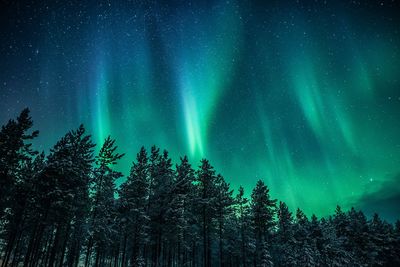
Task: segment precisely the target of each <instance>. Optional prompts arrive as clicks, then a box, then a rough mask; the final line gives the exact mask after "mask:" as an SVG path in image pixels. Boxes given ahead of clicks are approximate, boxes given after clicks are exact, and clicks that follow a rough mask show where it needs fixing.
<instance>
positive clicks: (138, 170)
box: [120, 147, 149, 266]
mask: <svg viewBox="0 0 400 267" xmlns="http://www.w3.org/2000/svg"><path fill="white" fill-rule="evenodd" d="M148 171H149V170H148V158H147V152H146V150H145V148H144V147H142V148H141V150H140V152H139V153H138V154H137V157H136V162H134V163H133V166H132V168H131V172H130V175H129V176H128V178H127V180H126V182H125V183H124V184H122V185H121V190H120V199H121V200H120V201H121V206H122V213H123V219H122V220H123V245H122V260H121V262H122V263H121V264H122V266H126V265H127V264H128V261H127V249H128V245H127V244H128V243H127V242H128V238H129V242H130V246H131V253H130V254H129V255H131V257H130V265H131V266H135V264H137V263H138V262H141V261H142V258H143V255H142V250H143V246H144V245H145V243H146V242H147V241H148V223H149V217H148V216H147V212H146V203H147V200H148V188H149V187H148V186H149V185H148V175H149V173H148Z"/></svg>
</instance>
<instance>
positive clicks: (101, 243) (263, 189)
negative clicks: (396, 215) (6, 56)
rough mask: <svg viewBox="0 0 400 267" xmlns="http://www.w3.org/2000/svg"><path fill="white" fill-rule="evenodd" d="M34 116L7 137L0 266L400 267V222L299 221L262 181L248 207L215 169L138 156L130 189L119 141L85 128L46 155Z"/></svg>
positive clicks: (356, 217)
mask: <svg viewBox="0 0 400 267" xmlns="http://www.w3.org/2000/svg"><path fill="white" fill-rule="evenodd" d="M32 126H33V122H32V119H31V117H30V115H29V110H28V109H25V110H23V111H22V112H21V114H20V115H19V116H18V118H17V119H16V120H9V121H8V123H6V124H5V125H4V126H2V128H1V132H0V249H1V250H0V264H1V267H5V266H12V267H13V266H24V267H34V266H85V267H86V266H149V267H158V266H168V267H173V266H191V267H195V266H204V267H210V266H255V267H258V266H263V267H264V266H274V265H275V266H400V222H399V221H397V222H396V223H395V224H394V225H393V224H390V223H388V222H386V221H384V220H382V219H381V218H380V217H379V216H378V215H377V214H375V215H374V216H373V217H372V218H371V219H368V218H367V217H366V216H365V215H364V214H363V212H362V211H359V210H355V209H354V208H352V209H351V210H349V211H342V210H341V208H340V207H339V206H338V207H337V208H336V210H335V213H334V214H333V215H332V216H329V217H326V218H320V219H318V218H317V217H316V216H315V215H312V216H311V217H310V218H308V217H307V216H306V215H305V214H304V213H303V212H302V211H301V210H300V209H297V211H296V212H295V213H294V214H292V212H290V210H289V208H288V206H287V205H286V204H285V203H284V202H281V201H280V202H278V201H277V200H276V199H273V198H272V197H271V195H270V193H269V188H268V187H267V185H265V184H264V182H263V181H262V180H259V181H258V182H257V183H256V185H255V187H254V189H253V190H252V192H251V194H250V198H247V197H246V194H245V192H244V189H243V187H239V189H238V190H237V193H236V194H235V193H234V191H233V190H232V189H231V188H230V185H229V184H228V183H227V182H226V181H225V179H224V177H222V176H221V175H219V174H217V173H216V171H215V170H214V168H213V167H212V166H211V164H210V162H209V161H208V160H206V159H203V160H201V162H200V165H199V166H198V167H197V168H196V169H194V168H193V167H192V166H191V164H190V163H189V161H188V158H187V157H186V156H185V157H182V158H181V159H180V162H179V163H178V164H176V165H175V166H174V165H173V163H172V161H171V159H170V157H169V155H168V152H167V151H166V150H164V151H160V149H159V148H157V147H155V146H153V147H151V149H150V150H149V151H147V150H146V149H145V148H144V147H142V148H141V149H140V151H139V153H138V154H137V156H136V159H135V160H134V162H133V163H132V167H131V170H130V173H129V175H128V176H127V177H126V180H125V182H123V183H122V184H121V185H120V186H116V180H117V179H119V178H121V177H123V175H122V173H120V172H118V171H115V170H114V169H115V168H114V166H115V165H116V164H117V163H118V161H119V160H120V159H121V158H122V157H123V156H124V154H120V153H119V152H118V151H117V146H116V143H115V140H113V139H112V138H111V137H108V138H106V139H105V141H104V143H103V145H102V146H101V148H100V150H99V153H98V154H97V155H94V148H95V145H94V144H93V142H92V140H91V137H90V135H88V134H87V133H86V132H85V128H84V127H83V126H80V127H79V128H78V129H76V130H73V131H70V132H68V133H67V134H65V136H63V137H62V138H61V139H60V140H59V141H58V142H57V143H56V144H55V145H54V147H53V148H52V149H51V150H50V152H49V153H48V154H47V155H45V154H44V153H43V152H42V153H38V152H37V151H35V150H34V149H33V148H32V140H33V139H34V138H35V137H37V136H38V132H37V131H32Z"/></svg>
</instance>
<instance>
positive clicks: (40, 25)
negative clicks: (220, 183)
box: [0, 1, 400, 220]
mask: <svg viewBox="0 0 400 267" xmlns="http://www.w3.org/2000/svg"><path fill="white" fill-rule="evenodd" d="M338 2H339V1H338ZM338 2H337V3H336V1H329V2H328V3H326V2H325V3H324V2H323V1H321V2H314V3H310V4H306V3H303V4H301V2H300V3H298V2H294V1H293V2H292V1H288V2H287V3H285V1H276V2H274V1H271V2H270V3H268V4H266V3H263V1H259V2H257V1H254V2H251V3H250V2H247V1H208V2H201V3H200V1H196V2H191V1H184V2H182V3H181V2H179V1H170V2H169V1H159V2H151V3H150V2H139V1H138V2H134V3H131V4H127V3H125V4H123V3H122V1H121V2H119V1H117V2H107V1H106V2H99V3H102V4H101V5H100V4H99V5H90V4H84V3H81V2H79V3H75V4H71V5H69V4H68V5H67V4H65V6H61V5H60V4H59V5H58V6H52V7H50V8H47V9H46V5H47V4H49V5H50V6H51V5H55V4H52V3H40V4H36V5H37V6H36V7H35V8H24V7H18V5H15V6H14V5H13V4H12V3H10V4H9V5H10V6H9V7H8V8H9V9H11V10H13V11H14V12H9V13H10V14H4V16H3V14H2V17H3V18H5V19H3V20H4V21H6V22H7V23H2V28H3V29H2V31H1V32H2V35H1V58H2V64H1V66H2V67H1V73H0V81H1V84H0V97H1V100H2V101H1V105H0V122H1V123H2V124H4V123H5V122H6V120H7V119H9V118H13V117H15V116H16V115H17V114H18V112H19V111H20V110H21V109H22V108H23V107H25V106H28V107H30V109H31V111H32V116H33V119H34V122H35V128H36V129H39V130H40V131H41V134H40V136H39V138H38V139H37V141H36V142H35V146H36V147H37V148H38V149H39V150H45V151H48V149H49V148H50V147H51V146H52V145H53V144H55V142H56V141H57V139H58V138H60V137H61V136H62V135H63V134H64V133H65V132H66V131H68V130H70V129H74V128H76V127H78V126H79V124H80V123H83V124H85V126H86V127H87V128H88V130H89V132H91V133H92V134H93V137H94V140H95V142H96V143H97V144H100V143H102V141H103V140H104V139H105V138H106V136H108V135H111V136H112V137H113V138H115V139H116V140H117V144H118V145H119V150H120V151H123V152H126V156H125V157H124V158H123V160H122V161H121V163H120V164H119V166H118V167H117V168H118V169H120V170H122V171H123V172H124V174H127V173H128V171H129V168H130V166H131V162H132V160H134V157H135V155H136V153H137V152H138V151H139V149H140V147H141V146H142V145H144V146H145V147H147V148H150V146H152V145H153V144H154V145H157V146H158V147H161V148H162V149H164V148H165V149H167V150H168V151H169V152H170V155H171V157H172V159H173V160H174V161H175V162H178V160H179V157H180V156H183V155H184V154H186V155H188V157H189V159H190V161H191V163H192V164H193V165H194V166H197V165H198V164H199V160H200V159H201V158H203V157H205V158H207V159H209V160H210V161H211V163H212V164H213V165H214V167H215V168H216V170H217V171H218V172H220V173H221V174H222V175H224V176H225V177H226V179H227V180H228V181H229V182H230V184H231V186H232V188H235V189H236V188H238V186H239V185H243V186H244V188H245V190H246V191H247V194H249V193H250V190H252V188H253V187H254V185H255V183H256V181H257V180H258V179H263V180H264V181H265V182H266V183H267V185H268V186H269V187H270V188H271V193H272V195H273V196H274V197H276V198H278V199H280V200H283V201H285V202H286V203H287V204H288V206H289V207H290V208H291V209H295V208H297V207H301V208H302V209H304V211H305V212H306V213H307V214H309V215H310V214H311V213H315V214H316V215H318V216H325V215H327V214H330V213H332V212H333V210H334V208H335V206H336V204H339V205H341V206H343V207H344V208H349V207H351V206H355V207H358V208H362V209H364V210H365V211H366V212H367V213H371V212H375V211H377V212H379V213H381V214H382V215H383V216H384V217H386V218H387V219H389V220H391V219H393V218H395V217H396V218H397V217H398V215H399V213H400V208H399V206H400V176H399V174H400V138H399V137H400V81H399V77H400V47H399V45H400V38H399V31H400V21H399V16H398V15H397V12H396V9H397V6H395V5H396V3H389V2H388V1H382V2H371V3H365V4H357V3H347V1H343V2H346V3H338ZM391 5H392V6H391ZM50 10H55V12H50ZM77 14H78V15H77ZM11 16H13V17H11ZM4 21H3V22H4Z"/></svg>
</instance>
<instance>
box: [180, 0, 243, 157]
mask: <svg viewBox="0 0 400 267" xmlns="http://www.w3.org/2000/svg"><path fill="white" fill-rule="evenodd" d="M185 20H186V21H187V23H186V24H185V23H184V24H183V25H185V28H184V29H183V30H182V35H181V36H179V38H178V39H179V40H183V41H182V42H181V43H179V45H178V46H179V47H177V48H176V49H177V50H178V51H179V52H180V54H178V55H176V57H175V58H176V59H177V62H176V63H175V65H176V66H177V67H176V76H177V80H178V86H179V88H180V89H179V90H180V95H181V99H182V111H183V114H184V115H183V117H184V118H183V119H184V125H185V129H186V133H185V134H186V138H187V146H188V148H189V151H190V155H191V156H192V157H194V158H199V157H203V156H204V155H205V152H206V151H207V138H208V129H209V127H210V124H211V123H212V122H211V120H212V116H213V113H214V110H215V108H216V107H217V106H218V104H219V102H220V100H221V97H222V96H223V94H224V92H225V91H226V90H227V89H228V85H229V82H230V78H231V76H232V74H233V71H234V67H235V58H236V57H237V53H238V50H239V48H238V47H239V46H240V42H241V23H240V13H239V10H238V6H237V5H236V3H235V1H233V2H231V3H229V2H227V3H222V4H220V5H218V6H215V7H214V9H213V10H212V11H210V12H209V13H207V14H206V15H202V16H198V17H195V18H193V17H187V18H186V19H185ZM193 21H194V22H195V23H193ZM194 33H198V38H192V39H191V38H190V37H189V36H190V35H192V34H194Z"/></svg>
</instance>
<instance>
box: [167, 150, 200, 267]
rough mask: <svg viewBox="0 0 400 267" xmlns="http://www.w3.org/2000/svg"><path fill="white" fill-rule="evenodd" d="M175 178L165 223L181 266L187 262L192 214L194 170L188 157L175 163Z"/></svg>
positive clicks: (178, 263) (177, 260)
mask: <svg viewBox="0 0 400 267" xmlns="http://www.w3.org/2000/svg"><path fill="white" fill-rule="evenodd" d="M175 177H176V179H175V180H174V183H173V185H172V193H171V194H172V200H171V203H170V209H169V210H168V214H167V220H168V222H167V224H168V225H170V232H169V235H170V237H171V238H170V239H172V241H173V243H174V244H175V246H174V249H175V250H176V251H175V253H174V254H175V255H176V258H177V259H176V263H177V265H178V266H182V265H184V264H186V262H187V256H188V254H189V247H190V238H188V236H189V235H191V234H193V233H191V231H190V224H189V220H190V217H192V216H193V214H192V210H191V206H192V205H193V204H192V196H191V194H190V193H191V192H193V188H192V187H193V181H194V171H193V169H192V167H191V166H190V164H189V161H188V158H187V157H186V156H185V157H183V158H181V163H180V164H179V165H176V173H175Z"/></svg>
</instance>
